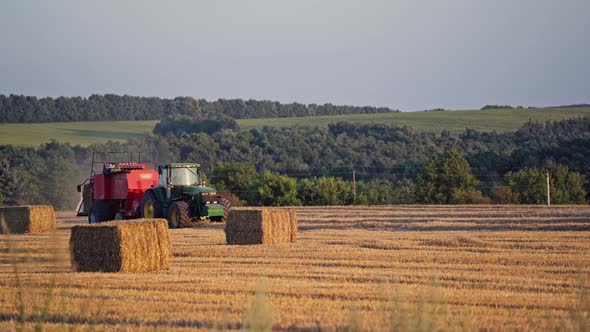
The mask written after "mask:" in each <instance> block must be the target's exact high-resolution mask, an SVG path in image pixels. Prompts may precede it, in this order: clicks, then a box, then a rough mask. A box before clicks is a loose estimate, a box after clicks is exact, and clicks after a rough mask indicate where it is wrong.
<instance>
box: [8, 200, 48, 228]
mask: <svg viewBox="0 0 590 332" xmlns="http://www.w3.org/2000/svg"><path fill="white" fill-rule="evenodd" d="M1 220H4V223H5V224H6V226H7V228H8V232H10V233H11V234H24V233H47V232H52V231H54V230H55V224H56V219H55V211H54V210H53V206H51V205H24V206H10V207H2V208H0V221H1ZM3 232H4V229H3V227H0V234H2V233H3Z"/></svg>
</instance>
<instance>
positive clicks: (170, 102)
mask: <svg viewBox="0 0 590 332" xmlns="http://www.w3.org/2000/svg"><path fill="white" fill-rule="evenodd" d="M393 111H394V110H392V109H389V108H385V107H368V106H366V107H356V106H337V105H332V104H324V105H315V104H310V105H303V104H298V103H292V104H281V103H278V102H273V101H266V100H262V101H257V100H246V101H244V100H242V99H219V100H217V101H207V100H204V99H199V100H196V99H194V98H192V97H176V98H174V99H161V98H156V97H133V96H127V95H125V96H117V95H113V94H107V95H92V96H90V97H89V98H81V97H70V98H68V97H59V98H56V99H54V98H51V97H46V98H42V99H37V98H36V97H29V96H18V95H9V96H5V95H0V123H16V122H21V123H23V122H70V121H117V120H158V119H162V118H165V117H176V116H189V117H200V116H202V115H203V114H223V115H226V116H229V117H232V118H235V119H243V118H271V117H288V116H292V117H299V116H315V115H331V114H364V113H385V112H393Z"/></svg>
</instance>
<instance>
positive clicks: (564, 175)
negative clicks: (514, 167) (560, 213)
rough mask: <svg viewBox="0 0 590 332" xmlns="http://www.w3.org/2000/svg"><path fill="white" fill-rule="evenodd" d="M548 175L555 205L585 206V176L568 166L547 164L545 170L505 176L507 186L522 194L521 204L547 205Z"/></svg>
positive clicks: (536, 169)
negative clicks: (572, 170)
mask: <svg viewBox="0 0 590 332" xmlns="http://www.w3.org/2000/svg"><path fill="white" fill-rule="evenodd" d="M547 172H549V178H550V180H549V184H550V188H551V203H553V204H585V203H586V192H585V191H584V177H583V176H582V174H580V173H577V172H571V171H570V170H569V169H568V167H567V166H565V165H561V164H558V163H555V162H551V161H550V162H547V163H546V165H545V168H544V169H543V168H536V167H532V168H526V169H523V170H520V171H518V172H515V173H512V172H509V173H507V174H506V175H505V176H504V183H505V184H506V185H507V186H509V187H510V188H511V189H512V191H513V192H516V193H518V196H519V200H518V201H519V203H523V204H546V203H547Z"/></svg>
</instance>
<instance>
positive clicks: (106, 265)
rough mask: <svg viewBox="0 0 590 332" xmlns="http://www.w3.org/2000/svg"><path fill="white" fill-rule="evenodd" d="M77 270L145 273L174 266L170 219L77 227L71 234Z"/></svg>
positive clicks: (111, 222) (126, 221)
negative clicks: (171, 263) (169, 228)
mask: <svg viewBox="0 0 590 332" xmlns="http://www.w3.org/2000/svg"><path fill="white" fill-rule="evenodd" d="M70 249H71V252H72V264H73V265H74V269H75V270H77V271H87V272H145V271H157V270H163V269H168V268H169V267H170V256H171V253H172V248H171V247H170V237H169V236H168V221H166V219H136V220H120V221H109V222H105V223H100V224H92V225H83V226H74V227H73V228H72V233H71V236H70Z"/></svg>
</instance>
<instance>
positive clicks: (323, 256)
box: [0, 206, 590, 331]
mask: <svg viewBox="0 0 590 332" xmlns="http://www.w3.org/2000/svg"><path fill="white" fill-rule="evenodd" d="M295 211H296V213H297V222H298V230H299V231H298V240H297V242H296V243H291V244H273V245H249V246H238V245H226V244H225V243H226V239H225V234H224V225H220V224H205V225H199V226H196V227H194V228H191V229H177V230H176V229H175V230H170V240H171V246H172V248H173V256H172V259H171V262H170V269H169V270H164V271H158V272H143V273H114V274H113V273H94V272H71V271H70V261H69V254H68V249H67V248H68V241H69V235H70V229H71V227H72V226H74V225H79V224H83V223H84V222H85V220H84V219H83V218H75V217H72V215H73V213H72V212H59V213H58V223H57V226H58V230H57V232H56V233H54V234H31V235H29V236H26V237H22V236H16V235H15V236H7V235H0V246H1V253H0V264H1V265H0V285H1V288H0V330H13V329H16V328H18V327H21V326H22V327H25V328H26V329H28V328H30V329H32V328H34V327H35V326H40V327H42V328H44V329H47V330H75V331H90V330H93V331H97V330H124V331H126V330H136V331H146V330H147V331H160V330H187V331H188V330H194V329H202V330H217V331H219V330H236V329H244V328H246V327H250V328H252V329H255V330H265V329H268V328H273V329H275V330H307V331H320V330H321V331H334V330H345V329H347V330H370V331H384V330H392V329H397V330H401V331H404V330H423V331H430V330H444V331H448V330H461V331H472V330H481V329H484V330H487V331H496V330H497V331H504V330H515V331H538V330H564V331H568V330H571V331H584V329H586V330H587V329H588V326H590V324H589V322H590V317H589V316H588V315H589V311H590V299H589V295H588V291H589V285H590V278H589V276H588V271H589V270H590V207H588V206H552V207H542V206H383V207H363V206H354V207H303V208H295Z"/></svg>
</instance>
